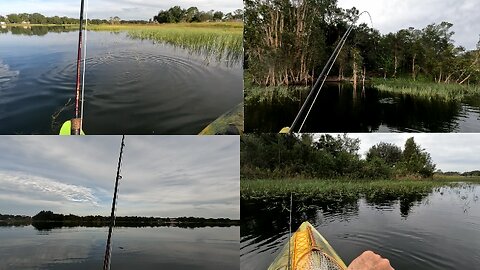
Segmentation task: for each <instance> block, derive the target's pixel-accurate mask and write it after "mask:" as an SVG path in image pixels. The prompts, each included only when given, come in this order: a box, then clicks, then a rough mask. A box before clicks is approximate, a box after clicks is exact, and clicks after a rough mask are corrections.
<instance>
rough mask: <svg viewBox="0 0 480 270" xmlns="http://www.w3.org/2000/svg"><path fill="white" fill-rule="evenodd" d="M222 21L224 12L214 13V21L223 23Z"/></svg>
mask: <svg viewBox="0 0 480 270" xmlns="http://www.w3.org/2000/svg"><path fill="white" fill-rule="evenodd" d="M222 19H223V12H221V11H216V12H214V13H213V20H215V21H221V20H222Z"/></svg>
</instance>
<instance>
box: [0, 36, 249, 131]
mask: <svg viewBox="0 0 480 270" xmlns="http://www.w3.org/2000/svg"><path fill="white" fill-rule="evenodd" d="M77 42H78V32H77V31H70V32H68V31H66V32H65V31H64V32H62V31H59V30H58V28H51V29H48V28H32V29H23V30H21V29H16V28H12V29H11V30H10V29H3V31H0V134H58V131H59V128H60V125H61V123H63V121H65V120H67V119H71V118H73V114H74V107H73V105H72V102H73V99H74V96H75V80H76V77H75V76H76V56H77V54H76V53H77V51H76V50H77ZM242 82H243V71H242V68H241V63H239V62H238V61H237V62H233V63H232V62H231V61H229V60H228V59H225V60H222V61H217V59H216V58H215V57H208V56H205V55H199V54H196V53H191V52H188V51H186V50H184V49H181V48H176V47H174V46H171V45H165V44H161V43H158V42H156V43H154V42H152V41H149V40H143V41H142V40H133V39H131V38H129V37H128V36H127V34H126V33H123V32H122V33H110V32H93V31H89V32H88V41H87V60H86V77H85V118H84V130H85V132H86V133H87V134H197V133H198V132H200V131H201V130H202V129H203V128H204V127H205V126H206V125H208V124H209V123H210V122H211V121H213V120H214V119H216V118H217V117H219V116H220V115H222V114H223V113H225V112H226V111H229V110H230V109H232V108H233V107H235V105H237V104H239V103H240V102H242V99H243V89H242V88H243V83H242ZM69 100H70V102H69ZM66 104H67V106H65V105H66Z"/></svg>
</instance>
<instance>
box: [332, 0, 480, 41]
mask: <svg viewBox="0 0 480 270" xmlns="http://www.w3.org/2000/svg"><path fill="white" fill-rule="evenodd" d="M479 4H480V2H479V0H383V1H379V0H376V1H374V0H338V6H340V7H342V8H352V7H353V6H355V7H356V8H357V9H358V10H360V11H365V10H366V11H368V12H369V13H370V15H371V16H372V21H373V26H374V28H375V29H378V30H379V31H380V33H382V34H387V33H390V32H396V31H398V30H400V29H405V28H408V27H410V26H413V27H415V28H417V29H422V28H424V27H425V26H427V25H429V24H431V23H437V24H438V23H441V22H442V21H448V22H450V23H453V27H452V30H453V31H454V32H455V35H454V36H453V39H454V40H455V43H456V45H461V46H464V47H465V48H467V49H469V50H471V49H475V46H476V44H477V42H478V40H479V35H480V12H479V11H478V5H479ZM362 17H363V18H361V19H360V22H365V23H368V25H371V23H370V19H369V18H368V16H367V15H365V16H363V15H362Z"/></svg>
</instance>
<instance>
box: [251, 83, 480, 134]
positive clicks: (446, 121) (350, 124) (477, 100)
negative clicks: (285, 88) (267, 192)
mask: <svg viewBox="0 0 480 270" xmlns="http://www.w3.org/2000/svg"><path fill="white" fill-rule="evenodd" d="M307 94H308V92H306V93H305V94H304V96H303V97H302V98H301V100H300V99H298V98H297V99H296V100H292V99H290V98H279V99H274V100H273V101H272V102H263V103H251V104H246V106H245V130H246V132H253V131H255V132H275V133H276V132H279V131H280V129H282V128H283V127H287V126H290V125H291V124H292V122H293V120H294V119H295V116H296V115H297V113H298V112H299V110H300V107H301V106H302V104H303V100H304V99H305V98H306V95H307ZM302 132H310V133H315V132H480V96H473V97H469V98H465V99H464V100H462V101H444V100H443V99H440V98H431V99H424V98H417V97H413V96H410V95H401V94H393V93H389V92H380V91H378V90H376V89H375V88H372V87H366V88H365V91H362V90H361V88H360V89H357V91H353V87H352V86H351V85H340V84H331V85H326V86H324V88H323V89H322V91H321V92H320V94H319V97H318V99H317V102H316V104H315V105H314V107H313V109H312V111H311V113H310V116H309V117H308V118H307V121H306V122H305V126H304V127H303V129H302Z"/></svg>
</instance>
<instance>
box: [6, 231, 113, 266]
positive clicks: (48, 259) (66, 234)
mask: <svg viewBox="0 0 480 270" xmlns="http://www.w3.org/2000/svg"><path fill="white" fill-rule="evenodd" d="M15 230H18V229H15ZM20 230H21V233H22V234H21V235H19V236H18V237H16V238H15V239H13V238H12V235H11V234H8V235H6V239H5V240H6V241H5V242H3V241H2V242H3V243H0V269H19V268H21V269H40V268H42V269H43V267H46V266H47V267H46V268H50V267H48V265H51V264H52V263H53V264H72V263H82V262H85V261H87V260H89V259H91V258H90V257H91V255H90V254H91V253H95V252H92V250H95V249H101V248H103V245H104V243H103V241H104V239H103V238H100V237H92V235H91V233H88V232H85V231H83V232H82V231H75V232H73V231H72V230H68V229H67V230H63V229H62V230H55V231H54V232H53V231H52V234H51V235H44V234H38V233H37V232H35V231H34V229H33V228H32V229H30V228H28V227H26V228H25V229H20ZM27 230H28V231H27ZM87 230H88V229H87ZM96 233H101V235H103V234H104V233H103V230H98V229H97V231H96ZM33 234H36V235H33ZM80 234H81V235H80ZM53 235H54V236H53ZM99 236H100V235H99ZM99 254H100V253H99ZM100 257H101V255H100V256H99V258H100ZM42 266H43V267H42Z"/></svg>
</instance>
